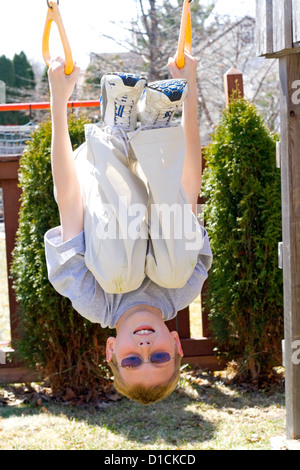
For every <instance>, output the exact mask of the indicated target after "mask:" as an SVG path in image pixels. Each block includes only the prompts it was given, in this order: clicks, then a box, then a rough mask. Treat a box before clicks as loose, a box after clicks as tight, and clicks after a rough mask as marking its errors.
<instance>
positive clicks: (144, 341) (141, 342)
mask: <svg viewBox="0 0 300 470" xmlns="http://www.w3.org/2000/svg"><path fill="white" fill-rule="evenodd" d="M151 344H152V341H151V340H150V339H149V338H148V339H147V338H144V339H140V340H139V341H138V345H139V346H140V347H142V348H147V347H149V346H151Z"/></svg>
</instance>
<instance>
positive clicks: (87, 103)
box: [0, 100, 100, 111]
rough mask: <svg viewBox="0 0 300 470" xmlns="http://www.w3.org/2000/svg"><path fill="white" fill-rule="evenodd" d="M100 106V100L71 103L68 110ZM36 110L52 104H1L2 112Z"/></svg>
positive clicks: (46, 107) (48, 107) (0, 109)
mask: <svg viewBox="0 0 300 470" xmlns="http://www.w3.org/2000/svg"><path fill="white" fill-rule="evenodd" d="M96 106H100V101H99V100H92V101H69V102H68V108H91V107H96ZM34 109H50V103H49V102H44V103H5V104H0V111H21V110H23V111H24V110H25V111H32V110H34Z"/></svg>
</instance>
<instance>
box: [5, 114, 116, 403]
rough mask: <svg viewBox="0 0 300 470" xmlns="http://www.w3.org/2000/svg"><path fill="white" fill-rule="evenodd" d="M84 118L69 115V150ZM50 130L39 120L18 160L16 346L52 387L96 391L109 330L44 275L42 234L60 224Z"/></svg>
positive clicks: (81, 133)
mask: <svg viewBox="0 0 300 470" xmlns="http://www.w3.org/2000/svg"><path fill="white" fill-rule="evenodd" d="M87 122H88V121H87V120H86V119H84V118H82V117H79V118H76V117H74V116H73V115H72V116H71V117H70V118H69V132H70V137H71V141H72V145H73V149H74V150H75V148H77V147H78V146H79V145H80V144H81V143H83V142H84V140H85V136H84V124H86V123H87ZM51 132H52V131H51V121H50V120H49V121H45V122H43V123H41V124H40V125H39V127H38V129H37V130H36V131H34V133H33V135H32V140H31V141H30V142H29V143H28V146H27V148H26V149H25V151H24V153H23V155H22V157H21V161H20V173H19V180H20V186H21V188H22V198H21V209H20V217H19V229H18V233H17V243H16V248H15V250H14V254H13V264H12V273H13V278H14V289H15V292H16V297H17V301H18V303H19V305H20V311H19V314H20V329H21V333H20V342H19V343H18V345H17V350H18V353H19V355H20V356H21V358H22V359H23V360H24V361H25V363H27V364H28V365H29V366H31V367H33V368H34V369H37V370H39V371H41V373H42V376H43V377H49V383H50V386H51V387H52V389H53V391H54V392H55V391H58V390H60V391H61V392H63V391H65V390H67V389H72V390H73V392H74V393H75V394H81V393H83V392H84V390H87V389H88V390H89V392H91V391H92V392H94V393H96V392H97V391H99V390H101V387H102V386H103V384H104V380H105V379H104V377H105V369H104V367H103V366H102V365H101V364H102V361H103V358H104V353H105V346H104V345H105V341H106V338H107V336H108V334H109V333H110V331H109V330H108V329H105V330H103V329H101V327H100V325H98V324H92V323H90V322H89V321H87V320H85V319H83V318H82V317H81V316H80V315H79V314H78V313H77V312H75V311H74V310H73V308H72V305H71V302H70V301H69V300H68V299H66V298H64V297H62V296H60V295H59V294H58V293H57V292H56V291H55V290H54V288H53V287H52V285H51V284H50V283H49V281H48V276H47V267H46V260H45V251H44V234H45V232H46V231H47V230H49V229H50V228H52V227H55V226H57V225H59V215H58V207H57V204H56V202H55V200H54V197H53V180H52V174H51V164H50V152H51Z"/></svg>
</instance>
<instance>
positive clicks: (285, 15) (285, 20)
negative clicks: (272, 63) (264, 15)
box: [273, 0, 293, 53]
mask: <svg viewBox="0 0 300 470" xmlns="http://www.w3.org/2000/svg"><path fill="white" fill-rule="evenodd" d="M292 48H293V31H292V0H276V1H273V52H275V53H276V52H281V51H284V50H289V49H292Z"/></svg>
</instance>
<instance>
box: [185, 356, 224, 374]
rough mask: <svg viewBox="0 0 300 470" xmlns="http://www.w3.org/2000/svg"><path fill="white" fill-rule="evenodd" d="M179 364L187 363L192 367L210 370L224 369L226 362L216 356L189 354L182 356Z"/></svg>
mask: <svg viewBox="0 0 300 470" xmlns="http://www.w3.org/2000/svg"><path fill="white" fill-rule="evenodd" d="M181 364H189V365H190V366H192V367H195V366H196V367H200V368H201V369H203V370H209V371H211V372H214V371H219V370H220V371H221V370H224V369H225V367H226V362H225V361H224V360H223V359H220V358H219V357H217V356H191V357H187V356H185V357H183V358H182V361H181Z"/></svg>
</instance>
